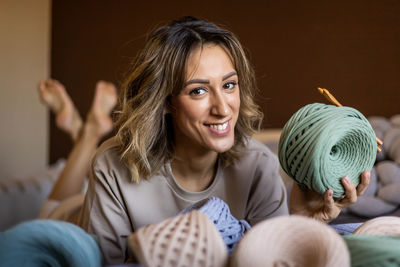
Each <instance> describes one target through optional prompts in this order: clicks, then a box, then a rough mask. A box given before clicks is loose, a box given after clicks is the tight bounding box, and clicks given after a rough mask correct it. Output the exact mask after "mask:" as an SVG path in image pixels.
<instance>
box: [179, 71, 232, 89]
mask: <svg viewBox="0 0 400 267" xmlns="http://www.w3.org/2000/svg"><path fill="white" fill-rule="evenodd" d="M235 75H237V73H236V71H232V72H229V73H228V74H226V75H225V76H224V77H222V80H223V81H225V80H227V79H229V78H230V77H232V76H235ZM193 83H202V84H209V83H210V80H206V79H193V80H190V81H187V82H186V83H185V85H184V86H185V87H186V86H188V85H189V84H193Z"/></svg>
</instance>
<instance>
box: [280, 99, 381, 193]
mask: <svg viewBox="0 0 400 267" xmlns="http://www.w3.org/2000/svg"><path fill="white" fill-rule="evenodd" d="M376 152H377V143H376V136H375V133H374V130H373V129H372V127H371V125H370V124H369V122H368V120H367V119H366V118H365V117H364V116H363V115H362V114H361V113H360V112H359V111H357V110H356V109H354V108H350V107H336V106H333V105H325V104H320V103H314V104H309V105H307V106H304V107H302V108H301V109H300V110H298V111H297V112H296V113H295V114H294V115H293V116H292V117H291V118H290V119H289V121H288V122H287V123H286V125H285V127H284V128H283V130H282V134H281V137H280V140H279V152H278V154H279V161H280V164H281V166H282V168H283V170H284V171H285V172H286V173H287V174H288V175H289V176H290V177H292V178H293V179H294V180H295V181H296V182H297V184H298V185H299V186H300V187H301V188H308V189H312V190H314V191H316V192H318V193H320V194H324V193H325V192H326V190H328V189H332V190H333V196H334V197H341V196H343V195H344V193H345V190H344V187H343V185H342V183H341V181H340V180H341V179H342V178H343V176H346V175H347V176H348V177H349V179H350V180H351V181H352V182H353V184H354V185H355V186H357V185H358V184H359V182H360V181H359V177H360V175H361V173H362V172H363V171H365V170H371V169H372V166H373V165H374V162H375V159H376Z"/></svg>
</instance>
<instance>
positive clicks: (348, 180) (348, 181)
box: [344, 176, 351, 184]
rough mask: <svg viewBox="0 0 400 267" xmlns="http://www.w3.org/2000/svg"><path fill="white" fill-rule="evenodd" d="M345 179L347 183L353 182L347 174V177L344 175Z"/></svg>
mask: <svg viewBox="0 0 400 267" xmlns="http://www.w3.org/2000/svg"><path fill="white" fill-rule="evenodd" d="M344 181H345V182H346V183H347V184H351V181H350V179H349V177H348V176H345V177H344Z"/></svg>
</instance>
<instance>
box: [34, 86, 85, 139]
mask: <svg viewBox="0 0 400 267" xmlns="http://www.w3.org/2000/svg"><path fill="white" fill-rule="evenodd" d="M38 90H39V96H40V100H41V101H42V103H43V104H45V105H46V106H48V107H49V108H50V109H51V110H52V111H53V112H54V114H55V116H56V124H57V127H58V128H60V129H61V130H63V131H65V132H66V133H68V134H69V135H70V137H71V139H72V140H73V141H74V142H76V140H77V139H78V136H79V133H80V131H81V128H82V124H83V123H82V119H81V117H80V115H79V112H78V110H77V109H76V108H75V106H74V103H73V102H72V101H71V99H70V97H69V95H68V94H67V92H66V90H65V88H64V86H63V85H62V84H61V83H60V82H58V81H56V80H51V79H49V80H46V81H40V82H39V85H38Z"/></svg>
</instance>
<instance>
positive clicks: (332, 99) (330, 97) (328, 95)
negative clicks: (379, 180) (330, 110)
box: [318, 87, 383, 152]
mask: <svg viewBox="0 0 400 267" xmlns="http://www.w3.org/2000/svg"><path fill="white" fill-rule="evenodd" d="M318 91H319V92H320V93H321V95H323V96H324V97H325V98H326V99H328V101H329V102H331V103H332V104H334V105H336V106H337V107H342V106H343V105H342V104H340V103H339V101H337V99H336V98H335V97H334V96H333V95H332V94H331V93H329V91H328V90H327V89H325V88H320V87H318ZM376 142H377V143H378V152H381V151H382V148H380V147H379V146H381V145H383V142H382V140H381V139H379V138H378V137H376Z"/></svg>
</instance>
